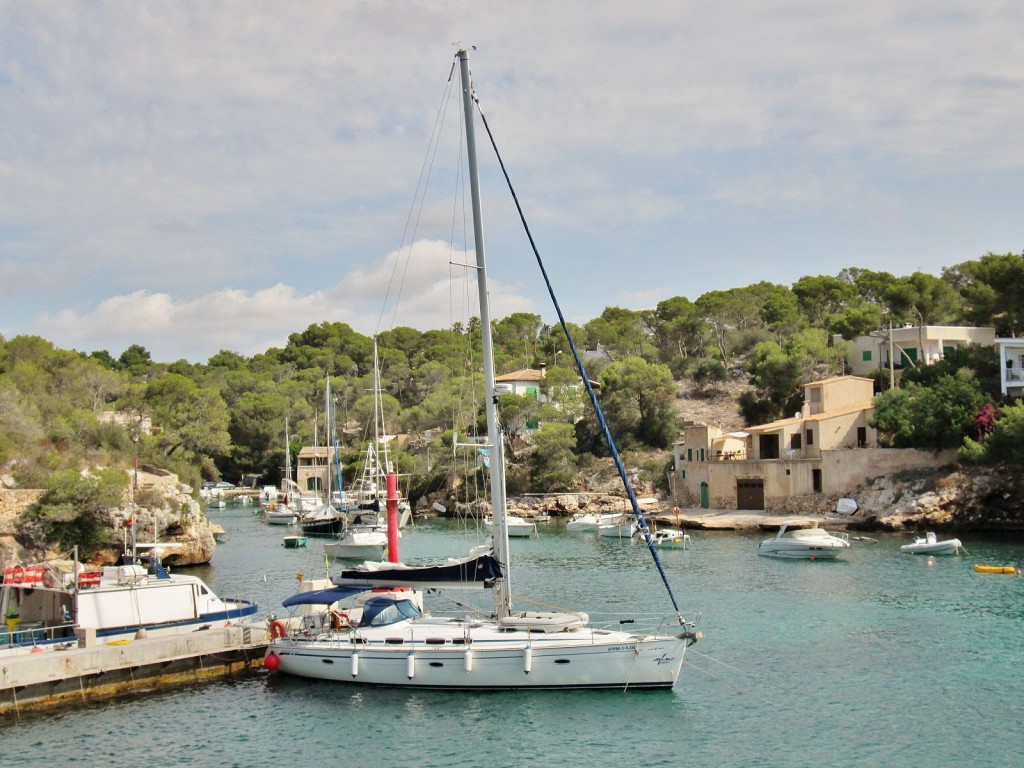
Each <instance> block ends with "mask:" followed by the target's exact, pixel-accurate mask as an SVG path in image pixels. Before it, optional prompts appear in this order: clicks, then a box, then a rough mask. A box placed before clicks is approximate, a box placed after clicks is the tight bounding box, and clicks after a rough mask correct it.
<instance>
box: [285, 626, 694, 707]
mask: <svg viewBox="0 0 1024 768" xmlns="http://www.w3.org/2000/svg"><path fill="white" fill-rule="evenodd" d="M389 629H390V630H391V631H390V632H387V633H385V632H381V633H376V632H373V631H371V632H369V633H366V632H364V631H361V630H356V631H353V632H351V633H347V632H333V633H329V634H326V635H321V636H319V637H317V638H314V639H298V638H280V639H278V640H275V641H274V642H273V644H272V645H271V646H270V648H269V650H268V655H269V654H271V653H272V654H275V655H276V656H277V657H278V666H277V669H278V670H279V671H280V672H284V673H286V674H290V675H296V676H299V677H309V678H316V679H320V680H333V681H336V682H344V683H352V684H356V685H374V686H392V687H401V688H433V689H449V690H517V689H546V688H559V689H602V688H616V689H631V688H638V689H669V688H672V686H673V685H674V684H675V682H676V679H677V678H678V676H679V672H680V668H681V667H682V663H683V658H684V656H685V653H686V648H687V646H688V645H689V644H690V642H691V640H690V639H689V638H687V637H685V636H684V637H669V636H647V637H638V636H636V635H630V634H629V633H626V632H607V631H603V630H594V629H591V628H581V629H579V630H577V631H573V632H558V633H554V632H553V633H547V634H545V633H537V632H528V631H512V632H509V631H508V630H507V629H505V630H499V629H497V628H496V627H494V626H493V625H489V626H485V627H477V628H471V627H469V626H467V624H466V623H465V622H457V621H450V622H448V621H443V620H438V619H432V620H430V621H429V623H426V624H425V625H417V626H416V627H415V628H414V629H411V628H407V629H406V631H402V630H401V629H400V628H399V627H390V628H389ZM353 657H355V658H354V659H353Z"/></svg>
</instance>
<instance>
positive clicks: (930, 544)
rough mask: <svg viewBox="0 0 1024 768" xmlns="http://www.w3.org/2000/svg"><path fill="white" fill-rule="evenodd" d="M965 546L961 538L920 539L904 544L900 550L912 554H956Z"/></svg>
mask: <svg viewBox="0 0 1024 768" xmlns="http://www.w3.org/2000/svg"><path fill="white" fill-rule="evenodd" d="M962 548H963V544H961V543H960V539H947V540H946V541H926V540H923V539H918V540H917V541H915V542H914V543H913V544H904V545H903V546H902V547H900V552H909V553H910V554H912V555H955V554H957V553H958V552H959V551H960V550H961V549H962Z"/></svg>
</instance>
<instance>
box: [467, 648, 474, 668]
mask: <svg viewBox="0 0 1024 768" xmlns="http://www.w3.org/2000/svg"><path fill="white" fill-rule="evenodd" d="M466 671H467V672H472V671H473V649H472V648H467V649H466Z"/></svg>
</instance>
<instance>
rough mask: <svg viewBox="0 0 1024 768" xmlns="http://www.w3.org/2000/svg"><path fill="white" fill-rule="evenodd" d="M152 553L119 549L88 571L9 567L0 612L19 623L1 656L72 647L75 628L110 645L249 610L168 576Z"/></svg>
mask: <svg viewBox="0 0 1024 768" xmlns="http://www.w3.org/2000/svg"><path fill="white" fill-rule="evenodd" d="M159 554H160V553H159V551H158V550H156V549H154V550H151V551H150V553H149V554H148V555H144V556H142V555H136V554H131V553H126V554H125V555H124V556H123V557H122V564H121V565H112V566H103V567H97V568H95V569H90V568H89V566H85V565H82V564H80V563H78V562H77V561H52V562H43V563H37V564H34V565H15V566H8V567H7V568H6V569H5V570H4V583H3V590H2V592H0V614H2V615H4V616H10V615H16V616H17V617H18V618H19V621H18V622H17V623H16V624H15V626H14V627H13V628H10V629H8V630H7V632H6V635H7V636H6V637H5V638H3V640H2V641H0V645H2V646H7V647H6V648H4V649H0V655H4V654H18V653H27V652H29V651H31V650H32V649H33V648H34V647H38V648H40V649H43V650H47V649H52V648H62V647H67V646H68V645H69V644H71V645H77V642H78V641H77V638H76V634H75V633H76V630H79V631H85V633H87V634H94V635H95V638H96V642H97V643H111V642H115V641H123V640H131V639H134V638H136V637H143V636H149V637H163V636H167V635H176V634H188V633H191V632H199V631H202V630H206V629H210V628H215V627H226V626H229V625H231V624H232V623H238V622H239V621H240V620H243V619H251V618H252V617H253V616H255V614H256V604H255V603H253V602H250V601H248V600H240V599H237V598H232V599H231V600H222V599H220V598H219V597H217V596H216V595H215V594H214V593H213V591H212V590H211V589H210V588H209V587H208V586H207V585H206V584H205V583H203V581H202V580H201V579H199V578H197V577H195V576H184V575H180V574H173V575H172V574H170V573H169V572H168V571H167V569H166V568H164V566H163V565H162V564H161V563H160V557H159ZM144 564H148V568H147V567H146V565H144Z"/></svg>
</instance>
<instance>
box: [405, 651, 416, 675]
mask: <svg viewBox="0 0 1024 768" xmlns="http://www.w3.org/2000/svg"><path fill="white" fill-rule="evenodd" d="M405 675H406V677H408V678H409V679H410V680H412V679H413V678H414V677H416V656H415V655H414V654H413V652H412V651H409V653H407V654H406V656H405Z"/></svg>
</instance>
